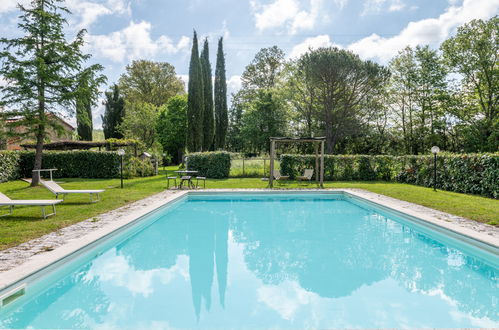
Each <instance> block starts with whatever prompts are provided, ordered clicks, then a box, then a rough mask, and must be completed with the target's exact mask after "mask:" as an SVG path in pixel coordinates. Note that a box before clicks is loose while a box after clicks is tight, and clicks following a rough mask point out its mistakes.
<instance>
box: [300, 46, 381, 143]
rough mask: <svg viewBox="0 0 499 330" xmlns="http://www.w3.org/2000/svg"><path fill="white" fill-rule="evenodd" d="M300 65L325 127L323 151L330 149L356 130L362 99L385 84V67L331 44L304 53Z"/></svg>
mask: <svg viewBox="0 0 499 330" xmlns="http://www.w3.org/2000/svg"><path fill="white" fill-rule="evenodd" d="M299 65H300V66H301V67H302V70H304V72H305V75H304V76H305V77H306V78H307V79H309V84H310V85H311V86H312V88H313V89H314V90H315V92H314V102H316V103H317V105H318V109H319V112H318V118H319V120H320V122H321V126H322V127H324V132H325V136H326V152H327V153H333V151H334V150H335V145H336V143H338V142H339V141H340V140H341V139H343V138H345V137H347V136H352V135H354V134H355V133H357V132H358V130H359V128H360V127H361V125H360V124H361V119H362V117H363V115H364V113H363V111H364V110H365V102H366V100H367V99H369V97H370V96H372V95H375V94H376V92H377V91H378V88H379V87H380V86H383V85H384V82H385V81H386V79H387V78H388V76H389V73H388V70H386V69H385V68H384V67H382V66H380V65H378V64H376V63H373V62H371V61H362V60H361V59H360V58H359V57H358V55H355V54H353V53H352V52H349V51H346V50H342V49H338V48H334V47H329V48H319V49H317V50H312V51H310V52H308V53H306V54H305V55H303V56H302V57H301V58H300V62H299Z"/></svg>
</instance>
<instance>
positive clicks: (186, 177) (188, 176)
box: [174, 170, 198, 189]
mask: <svg viewBox="0 0 499 330" xmlns="http://www.w3.org/2000/svg"><path fill="white" fill-rule="evenodd" d="M174 172H175V173H178V174H181V175H182V177H181V178H180V185H179V186H178V189H182V187H183V186H184V182H186V181H187V186H188V187H189V188H191V189H194V188H195V186H194V182H192V177H193V176H197V174H198V171H188V170H178V171H174Z"/></svg>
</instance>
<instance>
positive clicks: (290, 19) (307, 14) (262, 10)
mask: <svg viewBox="0 0 499 330" xmlns="http://www.w3.org/2000/svg"><path fill="white" fill-rule="evenodd" d="M343 1H345V0H340V3H343ZM322 3H323V0H310V4H309V8H308V10H306V9H302V8H301V6H300V2H299V1H298V0H274V2H272V3H270V4H266V5H263V4H261V3H260V2H259V1H257V0H251V1H250V4H251V7H252V9H253V12H254V17H255V25H256V28H257V29H258V30H259V31H263V30H267V29H274V28H282V27H284V28H286V29H288V32H289V33H290V34H295V33H297V32H298V31H300V30H310V29H312V28H314V27H315V25H316V23H317V21H318V19H319V14H320V12H321V8H322Z"/></svg>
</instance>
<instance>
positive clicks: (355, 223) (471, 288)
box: [0, 196, 499, 329]
mask: <svg viewBox="0 0 499 330" xmlns="http://www.w3.org/2000/svg"><path fill="white" fill-rule="evenodd" d="M497 274H498V270H497V269H495V268H494V267H492V266H489V265H487V264H485V263H483V262H482V261H480V260H479V259H476V258H474V257H472V256H469V255H466V254H464V253H463V252H460V251H459V250H457V249H454V248H450V247H447V246H445V245H444V244H442V243H439V242H438V241H437V240H434V239H432V238H430V237H428V236H425V235H423V234H421V233H419V232H417V231H415V230H414V229H412V228H411V226H409V225H408V224H406V223H405V222H403V221H402V222H401V221H398V220H397V219H391V218H387V217H385V216H383V215H381V214H379V213H376V212H375V211H373V210H370V209H369V208H364V207H361V206H359V205H356V204H353V203H350V202H349V201H348V200H335V199H332V198H330V199H317V200H313V199H310V198H301V197H300V196H293V197H292V198H278V197H274V198H271V199H265V200H258V201H256V200H251V199H250V198H245V199H238V198H232V199H230V198H227V197H226V198H225V199H221V200H220V199H218V200H211V201H209V200H203V199H202V198H201V197H197V198H194V199H192V200H189V201H187V202H182V204H181V205H179V206H178V207H176V208H174V209H172V210H170V211H168V212H165V213H164V214H163V215H161V216H159V219H158V220H157V221H156V222H154V223H153V224H152V225H151V226H149V227H147V228H145V229H144V230H142V231H141V232H139V233H138V234H135V235H133V236H132V237H130V238H128V239H126V240H125V241H123V242H121V243H120V244H118V245H117V246H114V247H112V248H110V249H109V250H107V251H105V252H104V253H103V254H101V255H99V256H97V257H96V258H94V259H93V260H91V261H90V262H88V263H86V264H84V265H82V266H81V267H79V268H78V269H77V271H74V272H71V273H69V274H67V275H66V276H64V277H63V278H62V279H60V280H58V281H57V282H56V283H53V284H51V285H50V286H49V288H48V289H46V290H44V291H43V292H42V293H41V294H39V295H38V296H36V297H34V298H33V299H31V300H29V301H27V302H26V303H25V304H24V305H22V306H21V307H19V308H16V309H15V310H13V311H9V310H3V311H0V326H1V327H11V328H27V327H34V328H40V329H43V328H65V329H77V328H81V329H139V328H143V329H153V328H154V329H192V328H197V329H265V328H267V329H316V328H388V327H390V328H431V327H497V326H499V317H498V315H497V309H498V306H497V305H498V302H497V297H498V296H499V289H498V277H497Z"/></svg>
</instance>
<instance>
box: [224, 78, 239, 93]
mask: <svg viewBox="0 0 499 330" xmlns="http://www.w3.org/2000/svg"><path fill="white" fill-rule="evenodd" d="M241 86H242V82H241V76H236V75H234V76H231V77H230V78H229V79H228V80H227V94H228V95H230V94H231V92H236V91H238V90H240V89H241Z"/></svg>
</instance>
